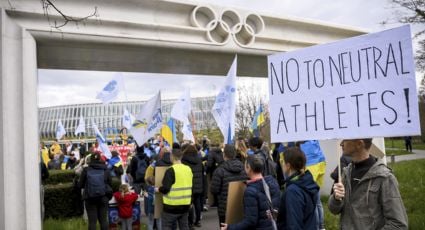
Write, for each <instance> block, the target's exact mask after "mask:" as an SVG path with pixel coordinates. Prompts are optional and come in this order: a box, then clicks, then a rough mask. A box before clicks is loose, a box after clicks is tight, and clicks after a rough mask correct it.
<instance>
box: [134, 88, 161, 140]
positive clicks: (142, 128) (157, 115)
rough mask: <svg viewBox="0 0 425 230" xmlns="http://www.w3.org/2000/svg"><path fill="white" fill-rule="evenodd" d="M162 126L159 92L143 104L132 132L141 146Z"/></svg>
mask: <svg viewBox="0 0 425 230" xmlns="http://www.w3.org/2000/svg"><path fill="white" fill-rule="evenodd" d="M161 127H162V114H161V94H160V92H158V94H156V95H155V96H154V97H152V98H151V99H149V100H148V101H147V102H146V104H144V105H143V107H142V110H141V111H140V113H139V114H137V116H136V120H135V121H134V123H133V125H132V127H131V129H130V132H131V134H132V135H133V137H134V139H135V140H136V141H137V144H138V145H139V146H141V145H143V144H144V143H145V142H146V141H147V140H148V139H149V138H150V137H153V136H154V135H155V134H156V133H158V132H159V130H160V129H161Z"/></svg>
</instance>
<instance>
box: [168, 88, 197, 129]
mask: <svg viewBox="0 0 425 230" xmlns="http://www.w3.org/2000/svg"><path fill="white" fill-rule="evenodd" d="M190 111H192V103H191V101H190V90H189V89H187V90H185V91H184V92H183V94H182V95H181V96H180V98H179V99H178V100H177V101H176V103H175V104H174V106H173V109H171V117H172V118H174V119H176V120H179V121H181V122H185V121H186V120H187V117H188V116H189V113H190Z"/></svg>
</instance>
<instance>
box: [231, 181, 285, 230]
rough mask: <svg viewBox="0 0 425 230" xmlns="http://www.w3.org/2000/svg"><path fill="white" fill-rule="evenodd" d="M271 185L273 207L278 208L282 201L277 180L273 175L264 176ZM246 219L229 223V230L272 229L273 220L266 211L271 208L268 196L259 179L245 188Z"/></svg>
mask: <svg viewBox="0 0 425 230" xmlns="http://www.w3.org/2000/svg"><path fill="white" fill-rule="evenodd" d="M264 180H265V181H266V183H267V185H268V186H269V190H270V196H271V199H272V204H273V208H275V209H277V208H278V207H279V203H280V190H279V185H278V184H277V181H276V179H275V178H273V177H272V176H266V177H264ZM243 203H244V219H243V220H242V221H241V222H239V223H236V224H229V225H228V230H234V229H238V230H239V229H240V230H243V229H257V230H258V229H261V230H272V229H273V226H272V222H271V220H269V219H268V218H267V215H266V211H267V210H268V209H269V206H268V203H267V197H266V194H265V192H264V188H263V182H262V181H261V180H257V181H254V182H249V183H248V184H247V187H246V189H245V193H244V197H243Z"/></svg>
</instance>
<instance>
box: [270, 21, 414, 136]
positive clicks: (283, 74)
mask: <svg viewBox="0 0 425 230" xmlns="http://www.w3.org/2000/svg"><path fill="white" fill-rule="evenodd" d="M268 69H269V73H268V83H269V94H270V106H269V108H270V126H271V128H270V131H271V141H272V142H283V141H298V140H312V139H317V140H325V139H333V138H339V139H350V138H367V137H377V136H380V137H390V136H405V135H420V124H419V112H418V101H417V99H418V96H417V91H416V80H415V66H414V63H413V52H412V39H411V33H410V27H409V26H402V27H398V28H395V29H390V30H386V31H383V32H379V33H373V34H367V35H362V36H358V37H353V38H349V39H345V40H341V41H338V42H334V43H329V44H324V45H317V46H313V47H309V48H305V49H301V50H297V51H293V52H286V53H278V54H274V55H270V56H269V57H268Z"/></svg>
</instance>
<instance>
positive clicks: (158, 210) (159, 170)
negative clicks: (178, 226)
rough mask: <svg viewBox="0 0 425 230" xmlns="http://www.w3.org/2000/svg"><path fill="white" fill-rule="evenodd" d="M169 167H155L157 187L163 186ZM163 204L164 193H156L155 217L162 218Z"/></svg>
mask: <svg viewBox="0 0 425 230" xmlns="http://www.w3.org/2000/svg"><path fill="white" fill-rule="evenodd" d="M168 168H169V167H155V187H158V188H159V187H161V186H162V179H163V178H164V175H165V171H167V169H168ZM162 206H163V205H162V193H160V192H159V193H155V212H154V217H155V219H158V218H161V214H162Z"/></svg>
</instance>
